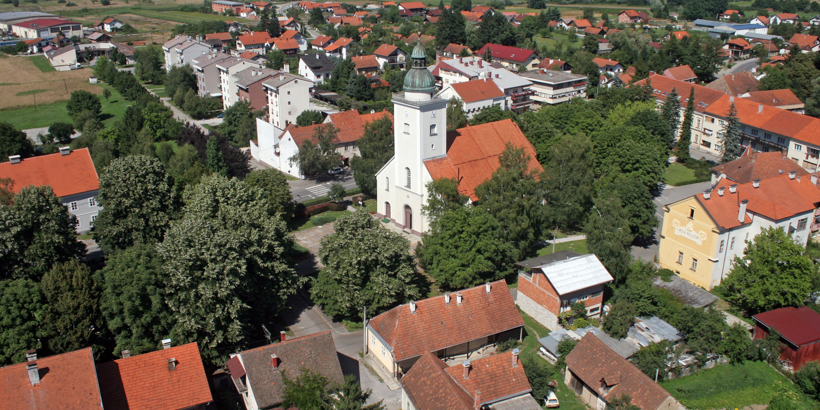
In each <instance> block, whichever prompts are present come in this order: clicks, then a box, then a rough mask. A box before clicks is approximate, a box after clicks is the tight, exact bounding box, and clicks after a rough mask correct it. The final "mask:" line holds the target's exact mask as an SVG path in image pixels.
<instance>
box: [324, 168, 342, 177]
mask: <svg viewBox="0 0 820 410" xmlns="http://www.w3.org/2000/svg"><path fill="white" fill-rule="evenodd" d="M342 172H345V170H344V168H342V167H335V168H333V169H331V170H328V171H327V173H328V174H330V175H337V174H341V173H342Z"/></svg>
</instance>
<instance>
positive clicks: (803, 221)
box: [797, 218, 808, 231]
mask: <svg viewBox="0 0 820 410" xmlns="http://www.w3.org/2000/svg"><path fill="white" fill-rule="evenodd" d="M807 221H808V219H807V218H803V219H801V220H799V221H797V230H798V231H802V230H803V229H806V222H807Z"/></svg>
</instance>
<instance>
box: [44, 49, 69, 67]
mask: <svg viewBox="0 0 820 410" xmlns="http://www.w3.org/2000/svg"><path fill="white" fill-rule="evenodd" d="M44 54H45V56H46V58H47V59H48V62H49V63H51V66H52V67H54V69H55V70H57V71H68V70H73V69H75V68H77V49H76V48H74V46H70V45H69V46H65V47H63V48H57V49H51V50H48V51H46V52H45V53H44Z"/></svg>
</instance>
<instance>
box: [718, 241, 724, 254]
mask: <svg viewBox="0 0 820 410" xmlns="http://www.w3.org/2000/svg"><path fill="white" fill-rule="evenodd" d="M724 245H726V240H725V239H724V240H722V241H720V249H718V253H723V246H724Z"/></svg>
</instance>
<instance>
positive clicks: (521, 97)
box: [431, 56, 532, 112]
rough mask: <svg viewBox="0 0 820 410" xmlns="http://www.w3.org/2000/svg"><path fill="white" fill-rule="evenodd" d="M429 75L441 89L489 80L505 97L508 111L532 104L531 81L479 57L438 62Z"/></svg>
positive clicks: (522, 108) (518, 109)
mask: <svg viewBox="0 0 820 410" xmlns="http://www.w3.org/2000/svg"><path fill="white" fill-rule="evenodd" d="M431 73H432V74H433V77H435V78H438V80H437V83H438V84H439V86H440V88H442V89H443V88H445V87H446V86H447V85H448V84H455V83H462V82H465V81H471V80H476V79H485V78H491V79H492V80H493V82H495V85H496V86H498V88H500V89H502V90H503V91H504V95H506V96H507V107H508V108H509V109H510V110H513V111H516V112H518V111H522V110H525V109H527V108H529V106H530V104H532V100H530V94H531V90H530V87H531V86H532V82H531V81H529V80H528V79H526V78H524V77H521V76H520V75H518V74H516V73H513V72H510V71H509V70H507V69H505V68H503V66H502V65H501V64H500V63H497V62H496V63H486V62H485V61H484V60H483V59H482V58H481V57H479V56H473V57H463V58H461V57H459V58H454V59H451V60H442V61H439V62H438V63H437V64H436V65H435V66H434V67H432V70H431Z"/></svg>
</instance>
